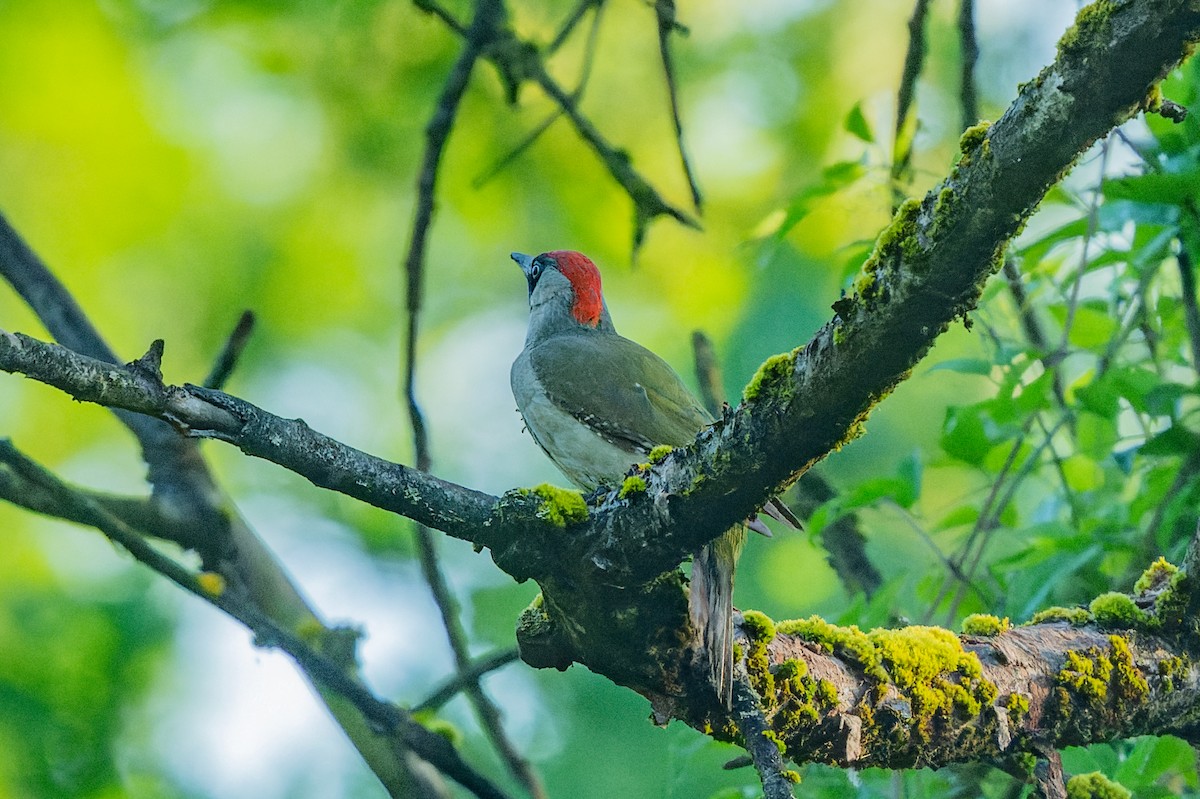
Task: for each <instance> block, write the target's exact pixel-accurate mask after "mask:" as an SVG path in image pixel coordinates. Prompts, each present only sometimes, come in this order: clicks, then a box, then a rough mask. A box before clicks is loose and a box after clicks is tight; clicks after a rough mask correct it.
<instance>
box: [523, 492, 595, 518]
mask: <svg viewBox="0 0 1200 799" xmlns="http://www.w3.org/2000/svg"><path fill="white" fill-rule="evenodd" d="M517 493H519V494H522V495H525V496H531V495H532V496H537V497H538V498H539V499H540V500H541V504H540V505H539V506H538V509H537V515H538V518H539V519H545V520H546V521H548V522H550V523H551V524H553V525H554V526H555V527H566V526H567V525H568V524H576V523H578V522H584V521H587V517H588V506H587V502H586V501H585V500H584V498H583V494H580V493H579V492H578V491H573V490H571V489H569V488H559V487H558V486H554V485H550V484H549V483H542V484H541V485H538V486H534V487H533V488H520V489H517Z"/></svg>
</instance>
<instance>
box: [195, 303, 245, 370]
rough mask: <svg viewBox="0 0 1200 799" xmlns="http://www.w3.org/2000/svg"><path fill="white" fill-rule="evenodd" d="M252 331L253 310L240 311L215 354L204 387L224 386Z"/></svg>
mask: <svg viewBox="0 0 1200 799" xmlns="http://www.w3.org/2000/svg"><path fill="white" fill-rule="evenodd" d="M253 332H254V311H242V315H241V316H240V317H239V318H238V321H237V324H236V325H234V327H233V332H231V333H230V334H229V338H227V339H226V340H225V346H224V347H222V348H221V352H220V354H218V355H217V360H216V363H214V364H213V368H212V371H211V372H209V373H208V377H206V378H204V387H205V388H215V389H222V388H224V387H225V382H226V381H227V380H229V375H231V374H232V373H233V368H234V367H235V366H237V362H238V359H239V358H241V357H242V350H244V349H245V348H246V343H247V342H249V341H250V334H251V333H253Z"/></svg>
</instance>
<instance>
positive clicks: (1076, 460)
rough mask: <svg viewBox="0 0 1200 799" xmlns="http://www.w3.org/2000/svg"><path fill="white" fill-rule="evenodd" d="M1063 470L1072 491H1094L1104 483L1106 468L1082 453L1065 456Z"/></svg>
mask: <svg viewBox="0 0 1200 799" xmlns="http://www.w3.org/2000/svg"><path fill="white" fill-rule="evenodd" d="M1062 470H1063V476H1064V477H1065V478H1066V481H1067V487H1068V488H1070V489H1071V490H1072V491H1092V490H1095V489H1097V488H1099V487H1100V486H1102V485H1104V469H1102V468H1101V467H1100V464H1098V463H1096V461H1094V460H1092V459H1091V458H1089V457H1088V456H1087V455H1084V454H1082V453H1076V454H1074V455H1070V456H1068V457H1067V458H1065V459H1064V460H1063V462H1062Z"/></svg>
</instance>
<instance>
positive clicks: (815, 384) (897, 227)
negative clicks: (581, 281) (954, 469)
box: [612, 0, 1200, 563]
mask: <svg viewBox="0 0 1200 799" xmlns="http://www.w3.org/2000/svg"><path fill="white" fill-rule="evenodd" d="M1109 10H1110V12H1111V24H1110V25H1104V26H1099V25H1092V24H1089V25H1085V26H1081V28H1080V29H1078V30H1077V31H1076V32H1075V33H1074V34H1072V37H1071V42H1070V46H1068V47H1064V48H1063V49H1062V52H1061V53H1060V56H1059V58H1058V59H1057V60H1056V61H1055V62H1054V63H1053V64H1051V65H1050V66H1048V67H1047V68H1046V69H1045V70H1043V72H1042V74H1041V75H1040V76H1039V77H1038V78H1036V79H1035V80H1033V81H1030V82H1029V83H1028V84H1026V85H1025V86H1023V87H1022V89H1021V91H1020V93H1019V95H1018V97H1017V99H1016V100H1015V101H1014V103H1013V104H1012V105H1011V106H1010V108H1009V109H1008V110H1007V111H1006V112H1005V113H1004V114H1003V115H1002V116H1001V117H1000V118H999V119H997V120H996V121H995V122H994V123H993V124H991V125H990V126H987V127H986V128H984V127H979V128H977V129H974V130H972V131H971V133H970V135H968V136H967V137H966V138H965V139H964V141H963V145H964V148H965V150H966V152H965V153H964V156H963V158H962V159H961V161H960V163H959V164H958V165H956V167H955V168H954V169H953V171H952V172H951V174H950V175H949V176H947V177H946V179H945V180H943V181H942V182H941V183H940V184H939V185H937V186H936V187H934V188H933V189H931V190H930V192H929V193H928V194H926V195H925V196H924V197H920V198H914V199H913V200H911V201H909V202H907V203H905V204H903V205H902V206H901V208H900V209H899V212H898V213H897V215H896V218H895V220H894V221H893V222H892V224H891V225H889V227H888V228H887V229H886V230H885V231H884V232H883V233H882V234H881V235H880V237H879V239H878V241H877V244H876V247H875V250H874V252H873V253H872V255H871V257H870V258H869V259H868V261H867V263H866V264H865V265H864V269H863V274H862V275H861V277H860V278H859V279H858V280H857V281H856V284H855V291H854V292H853V293H852V294H851V295H850V296H848V297H845V298H843V299H842V300H839V301H838V302H837V303H835V310H836V314H835V316H834V317H833V318H832V319H831V320H830V321H829V322H828V323H827V324H826V325H825V326H824V327H823V328H822V329H821V330H820V331H819V332H818V333H817V335H816V336H815V337H814V338H813V339H812V340H811V341H810V342H809V343H808V344H806V345H804V346H803V347H800V348H798V349H795V350H792V351H790V352H786V353H782V354H780V355H777V356H775V357H773V358H771V359H769V360H768V361H767V362H766V363H765V364H764V365H763V368H762V369H760V370H759V372H758V374H756V375H755V377H754V378H753V379H752V380H751V381H750V382H749V384H748V386H747V388H746V390H745V391H744V392H743V394H744V402H743V403H742V405H741V406H740V407H739V408H738V409H737V410H736V411H734V412H733V413H731V414H729V415H728V416H727V418H726V419H724V420H723V421H722V422H720V423H718V424H717V425H716V426H715V427H714V428H712V429H711V430H708V431H706V432H705V433H703V434H702V435H701V437H700V438H699V439H698V440H697V442H695V443H694V444H692V445H690V446H689V447H685V448H680V449H682V450H683V452H679V450H677V454H676V455H675V456H673V457H672V458H670V459H668V461H666V462H664V463H663V464H662V466H661V467H660V468H656V469H654V470H652V471H651V474H650V479H649V480H648V488H647V493H648V494H649V495H650V496H656V495H659V494H660V493H661V494H664V495H666V496H669V497H673V498H676V497H686V498H687V500H688V501H686V502H678V503H676V502H675V500H674V499H673V500H672V501H671V508H672V510H674V511H676V512H675V513H673V514H672V517H671V522H670V524H669V525H667V528H669V529H666V528H664V529H662V530H660V531H659V533H657V534H655V535H653V536H649V541H648V543H649V545H650V547H651V549H650V550H649V551H647V552H646V553H644V554H645V558H646V559H645V560H644V561H643V562H647V563H648V562H653V561H655V560H657V559H658V556H657V554H655V550H659V549H660V548H661V549H663V550H666V549H671V550H673V551H674V552H675V553H677V552H678V551H680V549H682V550H683V551H691V550H693V549H695V547H696V546H697V545H698V544H700V543H703V541H702V540H698V539H701V538H703V537H704V536H708V535H711V533H710V532H706V533H703V534H698V533H697V531H698V530H700V529H701V528H702V527H704V526H705V524H706V523H711V521H712V520H713V519H716V518H719V519H720V520H721V521H722V523H724V524H732V523H734V522H735V521H736V520H737V519H738V518H744V516H745V514H746V511H747V509H750V508H754V507H757V506H760V505H761V504H762V502H763V501H764V500H766V498H767V497H769V496H771V495H773V494H775V493H777V492H778V491H779V490H780V489H781V488H783V487H786V486H787V485H789V484H790V483H791V482H792V481H794V480H795V479H796V478H797V477H798V475H800V474H802V473H803V472H804V471H805V470H806V469H808V468H809V467H810V466H811V465H812V464H813V463H815V462H816V461H817V460H819V459H821V458H823V457H825V456H826V455H827V454H829V453H830V452H832V451H835V450H836V449H837V448H838V447H840V446H842V445H844V444H845V443H846V442H848V441H849V440H852V439H853V438H854V437H856V436H857V435H860V434H861V433H862V431H863V424H864V423H865V420H866V418H867V417H868V415H869V414H870V412H871V410H872V409H873V408H874V406H875V405H876V404H877V403H878V402H879V401H880V400H881V399H882V398H884V397H886V396H887V395H888V394H889V393H890V392H891V391H892V390H893V389H894V388H895V387H896V385H897V384H898V383H899V382H900V381H902V380H903V379H905V377H906V376H907V375H908V374H909V372H910V370H911V369H912V368H913V367H914V366H915V365H916V364H917V363H918V362H919V361H920V360H921V358H922V357H924V355H925V353H926V352H927V351H928V349H929V347H930V346H932V344H933V342H934V340H935V339H936V338H937V337H938V336H939V335H940V334H941V333H942V332H943V331H944V330H946V329H947V328H948V327H949V326H950V325H951V324H952V323H954V322H955V321H956V320H962V319H965V318H966V315H967V314H968V313H969V312H970V311H971V309H972V308H974V306H975V304H976V302H977V301H978V298H979V296H980V293H981V291H982V288H983V286H984V284H985V282H986V280H987V279H988V277H989V276H990V275H991V274H992V273H993V272H994V271H995V270H996V269H997V268H998V267H999V265H1000V262H1001V255H1002V254H1003V251H1004V248H1005V246H1006V243H1007V242H1008V241H1009V240H1010V239H1011V238H1012V237H1013V236H1014V235H1016V233H1017V232H1019V230H1020V229H1021V228H1022V226H1023V225H1024V224H1025V221H1026V220H1027V219H1028V217H1029V215H1030V214H1031V213H1032V212H1033V210H1034V208H1035V207H1036V206H1037V204H1038V202H1040V200H1041V198H1042V197H1043V196H1044V194H1045V192H1046V190H1047V189H1048V188H1049V187H1050V186H1051V185H1053V183H1054V182H1056V181H1057V180H1058V179H1059V178H1060V177H1061V176H1062V175H1063V174H1064V173H1065V171H1066V170H1067V169H1069V168H1070V166H1071V165H1072V163H1073V162H1074V161H1075V159H1076V158H1078V157H1079V155H1080V154H1081V153H1083V152H1084V151H1086V149H1087V148H1088V146H1090V145H1091V143H1093V142H1094V141H1095V140H1096V139H1097V138H1098V137H1100V136H1103V135H1105V134H1106V133H1107V132H1108V131H1109V130H1111V129H1112V128H1113V127H1114V126H1115V125H1117V124H1119V123H1120V122H1122V121H1124V120H1125V119H1127V118H1129V117H1130V116H1131V115H1133V114H1135V113H1136V112H1137V109H1138V108H1139V105H1140V104H1141V103H1142V101H1143V100H1144V98H1145V97H1146V96H1147V94H1148V92H1149V90H1150V88H1151V87H1152V86H1154V85H1156V84H1157V83H1158V82H1159V81H1160V79H1161V78H1162V76H1163V75H1165V74H1166V72H1167V71H1168V70H1169V69H1170V68H1171V67H1173V66H1174V65H1175V64H1176V63H1177V62H1178V61H1179V60H1180V59H1181V58H1183V57H1184V56H1185V54H1186V53H1187V52H1188V50H1189V48H1190V47H1191V45H1192V44H1193V43H1195V42H1196V41H1197V39H1198V38H1200V9H1197V8H1196V6H1195V4H1194V3H1188V2H1186V1H1185V0H1133V1H1132V2H1127V3H1121V4H1119V5H1117V4H1113V7H1112V8H1111V9H1109ZM1131 67H1132V68H1131ZM681 456H682V457H681ZM640 508H641V509H640V510H639V505H638V504H637V503H635V504H634V505H633V506H632V507H631V508H630V510H631V511H632V513H630V514H629V515H626V516H623V517H622V519H621V520H619V523H617V524H614V525H613V526H612V529H613V540H623V537H624V533H625V532H627V531H632V528H634V527H640V526H642V525H640V524H638V523H637V521H635V519H636V517H638V516H639V515H641V521H642V522H645V523H650V524H654V523H656V522H655V519H656V518H661V514H660V513H659V510H660V507H651V506H649V505H648V504H644V505H641V506H640ZM627 522H628V524H627ZM677 533H678V535H680V536H683V537H684V539H683V540H680V539H678V538H676V537H675V536H676V534H677ZM679 544H684V546H682V547H679V546H678V545H679Z"/></svg>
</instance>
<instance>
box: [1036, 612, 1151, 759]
mask: <svg viewBox="0 0 1200 799" xmlns="http://www.w3.org/2000/svg"><path fill="white" fill-rule="evenodd" d="M1054 683H1055V684H1054V689H1053V691H1052V693H1051V702H1050V704H1049V706H1048V708H1047V715H1046V718H1047V720H1048V721H1049V722H1050V724H1051V726H1053V727H1055V728H1057V730H1056V733H1057V734H1058V735H1059V736H1060V738H1059V740H1061V741H1065V742H1069V743H1086V742H1088V741H1092V740H1098V739H1103V738H1107V737H1111V736H1113V735H1116V734H1117V733H1118V732H1119V731H1120V730H1123V729H1126V728H1127V727H1128V724H1129V720H1130V717H1131V716H1134V715H1136V714H1138V713H1139V712H1141V711H1142V710H1143V708H1145V706H1146V703H1147V701H1148V699H1149V695H1150V686H1149V683H1147V681H1146V678H1145V677H1144V676H1143V675H1142V673H1141V671H1140V670H1139V669H1138V668H1137V666H1136V665H1135V664H1134V662H1133V653H1132V652H1131V650H1130V648H1129V643H1128V642H1127V641H1126V640H1125V639H1124V638H1122V637H1121V636H1119V635H1110V636H1109V637H1108V649H1107V650H1104V649H1101V648H1100V647H1097V646H1091V647H1088V648H1087V649H1084V650H1079V651H1071V652H1068V653H1067V656H1066V661H1065V662H1064V663H1063V667H1062V668H1061V669H1060V670H1059V672H1058V674H1056V675H1055V678H1054Z"/></svg>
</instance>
